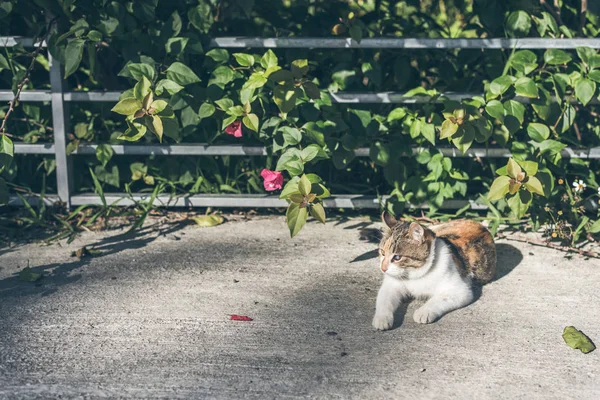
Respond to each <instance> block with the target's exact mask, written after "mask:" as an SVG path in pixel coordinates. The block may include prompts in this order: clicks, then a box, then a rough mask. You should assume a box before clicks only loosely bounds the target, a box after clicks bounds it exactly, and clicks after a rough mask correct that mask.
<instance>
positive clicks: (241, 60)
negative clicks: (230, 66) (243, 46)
mask: <svg viewBox="0 0 600 400" xmlns="http://www.w3.org/2000/svg"><path fill="white" fill-rule="evenodd" d="M233 56H234V57H235V60H236V61H237V63H238V64H240V65H241V66H242V67H251V66H253V65H254V56H253V55H251V54H246V53H233Z"/></svg>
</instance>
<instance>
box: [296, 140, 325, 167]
mask: <svg viewBox="0 0 600 400" xmlns="http://www.w3.org/2000/svg"><path fill="white" fill-rule="evenodd" d="M319 150H321V148H320V147H319V145H317V144H311V145H309V146H307V147H305V148H304V149H302V152H301V153H300V159H301V160H302V162H303V163H307V162H309V161H312V160H314V159H315V158H316V157H317V155H319Z"/></svg>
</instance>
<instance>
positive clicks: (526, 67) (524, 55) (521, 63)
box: [510, 50, 538, 75]
mask: <svg viewBox="0 0 600 400" xmlns="http://www.w3.org/2000/svg"><path fill="white" fill-rule="evenodd" d="M510 63H511V65H512V66H513V67H514V68H515V69H516V70H517V71H519V72H521V73H522V74H524V75H528V74H530V73H531V72H533V71H534V70H535V69H536V68H537V66H538V65H537V56H536V55H535V53H534V52H533V51H531V50H520V51H517V52H515V53H514V54H513V56H512V57H511V58H510Z"/></svg>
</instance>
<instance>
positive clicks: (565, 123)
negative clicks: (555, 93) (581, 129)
mask: <svg viewBox="0 0 600 400" xmlns="http://www.w3.org/2000/svg"><path fill="white" fill-rule="evenodd" d="M576 116H577V110H575V107H573V106H572V105H570V104H567V106H566V107H565V110H564V113H563V116H562V118H561V120H560V123H559V125H558V129H557V131H558V132H559V133H564V132H566V131H567V130H568V129H569V128H570V127H571V125H573V122H575V117H576Z"/></svg>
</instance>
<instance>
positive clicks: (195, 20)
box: [187, 2, 215, 33]
mask: <svg viewBox="0 0 600 400" xmlns="http://www.w3.org/2000/svg"><path fill="white" fill-rule="evenodd" d="M187 15H188V19H189V21H190V23H191V24H192V25H193V26H194V28H196V29H198V30H199V31H200V32H201V33H207V32H208V30H209V29H210V27H211V26H212V24H213V22H214V21H215V17H214V16H213V15H212V11H211V7H210V5H209V4H208V3H205V2H202V3H201V4H200V5H198V6H196V7H195V8H190V9H189V11H188V13H187Z"/></svg>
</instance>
